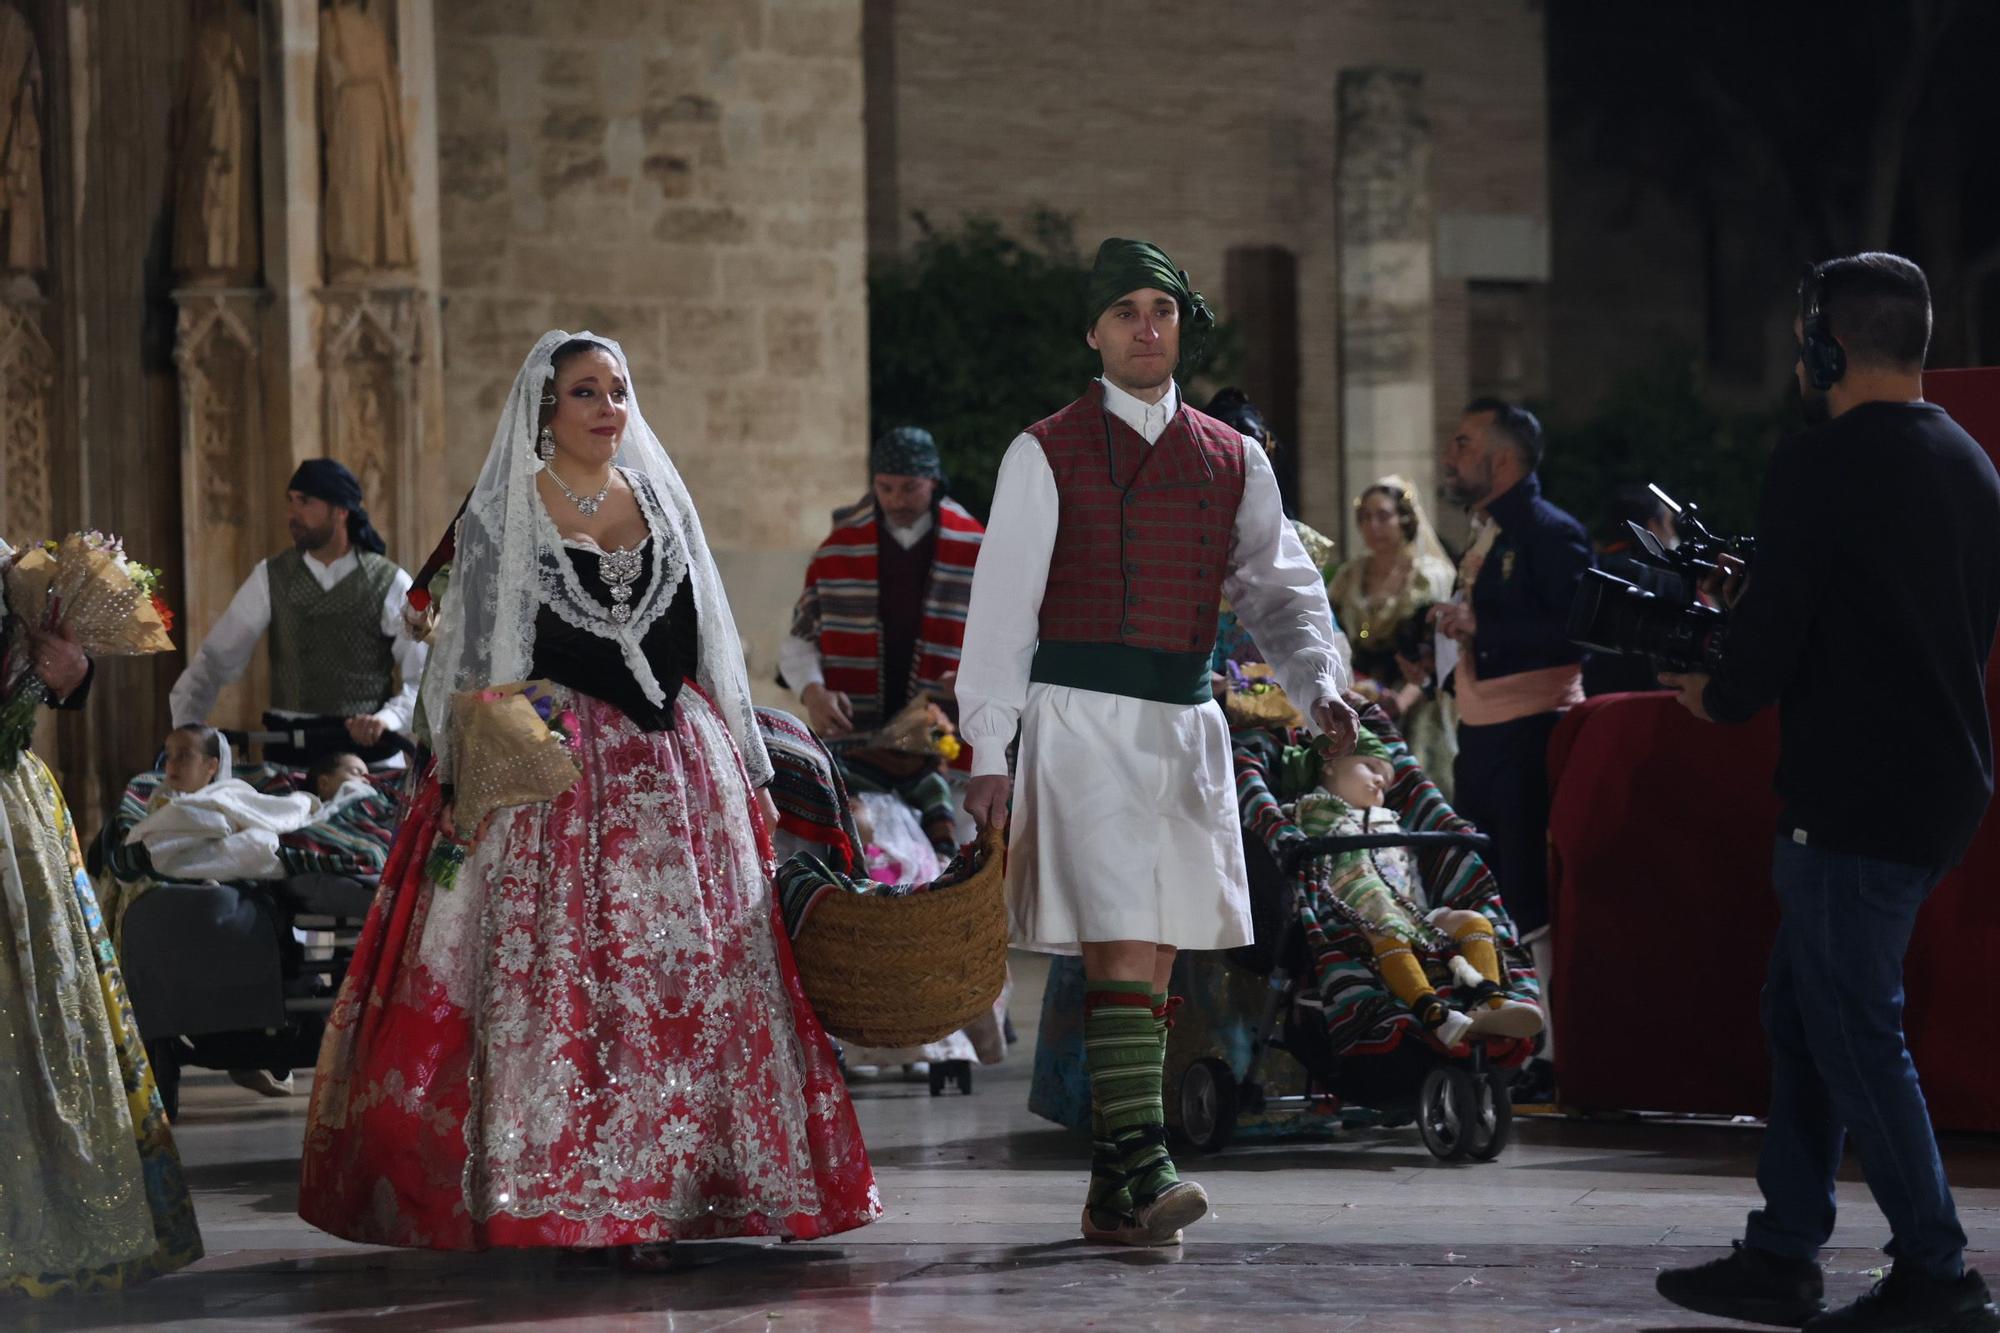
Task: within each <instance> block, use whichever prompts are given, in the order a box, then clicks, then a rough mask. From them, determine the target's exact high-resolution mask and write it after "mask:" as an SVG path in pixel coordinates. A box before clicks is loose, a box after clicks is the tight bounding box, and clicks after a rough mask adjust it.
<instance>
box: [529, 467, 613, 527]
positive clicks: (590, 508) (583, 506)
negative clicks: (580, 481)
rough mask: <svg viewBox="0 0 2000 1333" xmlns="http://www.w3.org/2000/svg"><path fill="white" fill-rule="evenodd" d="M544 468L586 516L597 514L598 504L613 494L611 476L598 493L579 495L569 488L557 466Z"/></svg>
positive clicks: (558, 488)
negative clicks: (556, 468)
mask: <svg viewBox="0 0 2000 1333" xmlns="http://www.w3.org/2000/svg"><path fill="white" fill-rule="evenodd" d="M542 470H543V471H544V472H547V473H548V474H549V478H550V479H551V480H552V481H554V482H555V484H556V489H557V490H559V491H561V492H562V493H563V494H564V495H566V496H568V497H569V502H570V503H571V504H573V505H575V506H576V507H577V509H578V511H579V512H581V513H582V514H583V516H584V517H585V518H589V517H590V516H591V515H593V514H595V513H596V512H597V508H598V506H599V505H601V504H603V503H604V497H605V496H607V495H609V494H611V478H610V477H608V476H607V477H606V478H605V479H604V489H603V490H601V491H599V492H598V493H597V494H595V495H578V494H577V493H576V492H575V491H573V490H571V489H570V488H569V483H568V482H566V481H564V480H563V479H562V474H561V473H559V472H557V471H556V470H555V468H553V467H550V466H547V465H544V466H543V468H542Z"/></svg>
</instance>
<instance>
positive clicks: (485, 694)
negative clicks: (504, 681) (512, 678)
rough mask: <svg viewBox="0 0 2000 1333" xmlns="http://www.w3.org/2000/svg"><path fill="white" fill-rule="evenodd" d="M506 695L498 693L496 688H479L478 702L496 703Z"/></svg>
mask: <svg viewBox="0 0 2000 1333" xmlns="http://www.w3.org/2000/svg"><path fill="white" fill-rule="evenodd" d="M506 697H507V696H506V695H504V694H502V693H500V691H498V690H481V691H480V692H479V702H481V703H483V704H491V703H498V702H499V701H500V700H502V699H504V698H506Z"/></svg>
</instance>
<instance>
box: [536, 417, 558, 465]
mask: <svg viewBox="0 0 2000 1333" xmlns="http://www.w3.org/2000/svg"><path fill="white" fill-rule="evenodd" d="M535 456H536V457H537V458H539V459H541V460H542V461H543V462H544V463H546V462H548V461H549V460H550V459H551V458H554V457H555V456H556V433H555V432H554V431H552V430H550V429H549V428H548V427H547V426H544V427H542V435H541V438H540V439H538V440H536V441H535Z"/></svg>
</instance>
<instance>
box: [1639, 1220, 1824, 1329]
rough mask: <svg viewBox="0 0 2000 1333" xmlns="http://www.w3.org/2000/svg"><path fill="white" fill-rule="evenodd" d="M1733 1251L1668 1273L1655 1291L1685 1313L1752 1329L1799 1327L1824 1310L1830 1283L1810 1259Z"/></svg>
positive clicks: (1734, 1247)
mask: <svg viewBox="0 0 2000 1333" xmlns="http://www.w3.org/2000/svg"><path fill="white" fill-rule="evenodd" d="M1730 1246H1731V1249H1730V1252H1729V1255H1728V1257H1727V1258H1722V1259H1713V1260H1710V1261H1709V1262H1708V1263H1705V1264H1698V1265H1696V1266H1695V1267H1693V1268H1669V1269H1667V1270H1666V1271H1665V1272H1663V1273H1661V1274H1660V1275H1659V1277H1657V1278H1655V1279H1654V1280H1653V1289H1654V1290H1655V1291H1657V1292H1659V1293H1660V1295H1662V1296H1664V1297H1666V1298H1667V1299H1668V1300H1670V1301H1672V1302H1673V1303H1674V1304H1675V1305H1678V1306H1680V1307H1681V1308H1682V1309H1684V1310H1693V1311H1694V1312H1695V1313H1696V1314H1705V1315H1713V1316H1715V1317H1716V1318H1718V1319H1741V1320H1744V1321H1745V1322H1747V1323H1752V1324H1782V1325H1784V1326H1785V1327H1787V1328H1798V1327H1800V1326H1801V1325H1803V1324H1805V1322H1806V1321H1807V1320H1809V1319H1812V1318H1813V1317H1814V1316H1815V1315H1818V1314H1819V1313H1820V1312H1821V1311H1823V1310H1824V1309H1826V1302H1825V1301H1824V1300H1823V1299H1822V1297H1823V1296H1824V1295H1825V1292H1826V1279H1825V1277H1824V1275H1822V1274H1821V1272H1820V1271H1819V1265H1818V1264H1816V1263H1814V1262H1813V1261H1812V1260H1810V1259H1787V1258H1785V1257H1784V1256H1783V1255H1781V1254H1772V1253H1771V1252H1770V1251H1769V1250H1758V1249H1752V1248H1751V1247H1750V1246H1748V1245H1745V1244H1744V1243H1743V1242H1742V1241H1740V1240H1738V1241H1731V1242H1730ZM1815 1326H1816V1325H1815Z"/></svg>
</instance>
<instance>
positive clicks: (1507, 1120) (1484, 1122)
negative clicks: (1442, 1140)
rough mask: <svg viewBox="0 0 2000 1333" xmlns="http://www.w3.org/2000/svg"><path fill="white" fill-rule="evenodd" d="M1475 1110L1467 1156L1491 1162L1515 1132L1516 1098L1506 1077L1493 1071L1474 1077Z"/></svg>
mask: <svg viewBox="0 0 2000 1333" xmlns="http://www.w3.org/2000/svg"><path fill="white" fill-rule="evenodd" d="M1473 1107H1474V1112H1473V1117H1472V1135H1471V1145H1470V1146H1469V1147H1468V1148H1467V1149H1466V1150H1465V1155H1466V1156H1468V1157H1470V1158H1471V1159H1472V1160H1473V1161H1475V1162H1490V1161H1492V1160H1493V1159H1494V1158H1496V1157H1498V1156H1499V1155H1500V1154H1501V1152H1502V1151H1503V1150H1505V1148H1506V1147H1507V1141H1508V1140H1509V1139H1510V1138H1512V1137H1513V1133H1514V1098H1513V1095H1512V1094H1511V1093H1510V1092H1508V1090H1507V1076H1506V1075H1505V1074H1503V1073H1501V1072H1500V1071H1499V1070H1497V1069H1490V1068H1489V1069H1482V1070H1480V1071H1479V1072H1478V1073H1477V1074H1476V1075H1474V1076H1473Z"/></svg>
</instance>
